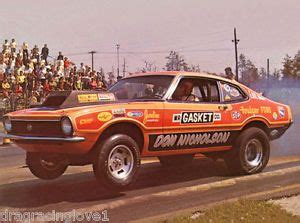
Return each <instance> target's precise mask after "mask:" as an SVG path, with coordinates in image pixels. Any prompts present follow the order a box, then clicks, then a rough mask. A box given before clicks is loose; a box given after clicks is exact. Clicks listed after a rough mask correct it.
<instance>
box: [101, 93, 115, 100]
mask: <svg viewBox="0 0 300 223" xmlns="http://www.w3.org/2000/svg"><path fill="white" fill-rule="evenodd" d="M115 100H116V98H115V96H114V94H98V101H115Z"/></svg>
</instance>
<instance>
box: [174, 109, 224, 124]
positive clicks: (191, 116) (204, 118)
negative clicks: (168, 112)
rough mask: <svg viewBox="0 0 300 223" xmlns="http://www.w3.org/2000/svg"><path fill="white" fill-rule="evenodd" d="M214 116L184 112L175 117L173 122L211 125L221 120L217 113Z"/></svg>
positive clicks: (204, 113)
mask: <svg viewBox="0 0 300 223" xmlns="http://www.w3.org/2000/svg"><path fill="white" fill-rule="evenodd" d="M215 115H216V116H214V113H213V112H182V113H181V114H174V115H173V119H172V121H173V122H179V123H181V124H191V123H211V122H213V121H214V118H216V120H220V119H221V114H220V113H216V114H215Z"/></svg>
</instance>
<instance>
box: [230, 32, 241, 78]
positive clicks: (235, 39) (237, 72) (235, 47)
mask: <svg viewBox="0 0 300 223" xmlns="http://www.w3.org/2000/svg"><path fill="white" fill-rule="evenodd" d="M233 34H234V39H233V40H232V42H233V43H234V49H235V73H236V81H239V67H238V52H237V45H238V42H239V41H240V40H239V39H237V38H236V28H234V33H233Z"/></svg>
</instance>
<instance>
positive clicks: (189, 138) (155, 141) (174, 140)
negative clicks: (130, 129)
mask: <svg viewBox="0 0 300 223" xmlns="http://www.w3.org/2000/svg"><path fill="white" fill-rule="evenodd" d="M235 136H236V132H233V131H222V132H196V133H177V134H160V135H150V136H149V151H162V150H176V149H193V148H206V147H215V146H225V145H231V143H232V141H233V139H234V137H235Z"/></svg>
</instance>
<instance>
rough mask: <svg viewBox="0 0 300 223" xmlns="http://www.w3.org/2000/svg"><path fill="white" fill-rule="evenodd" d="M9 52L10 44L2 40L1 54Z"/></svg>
mask: <svg viewBox="0 0 300 223" xmlns="http://www.w3.org/2000/svg"><path fill="white" fill-rule="evenodd" d="M9 51H10V44H9V42H8V40H7V39H6V40H4V43H3V45H2V53H3V54H7V53H8V52H9Z"/></svg>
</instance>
